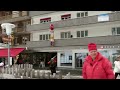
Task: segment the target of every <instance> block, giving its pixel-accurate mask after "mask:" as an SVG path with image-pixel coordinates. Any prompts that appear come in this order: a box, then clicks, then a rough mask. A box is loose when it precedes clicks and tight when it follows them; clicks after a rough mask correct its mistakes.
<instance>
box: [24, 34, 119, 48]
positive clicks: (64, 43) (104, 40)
mask: <svg viewBox="0 0 120 90" xmlns="http://www.w3.org/2000/svg"><path fill="white" fill-rule="evenodd" d="M119 39H120V36H99V37H86V38H72V39H63V40H62V39H56V40H55V47H58V48H59V47H69V46H71V47H74V48H75V46H78V47H79V48H80V46H86V45H87V44H88V43H91V41H94V43H97V44H99V45H115V44H116V45H117V44H120V40H119ZM26 47H28V48H50V47H51V46H50V41H27V44H26ZM53 48H54V47H53Z"/></svg>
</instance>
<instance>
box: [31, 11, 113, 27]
mask: <svg viewBox="0 0 120 90" xmlns="http://www.w3.org/2000/svg"><path fill="white" fill-rule="evenodd" d="M79 12H84V11H60V12H53V13H48V14H43V15H40V14H39V15H36V16H33V17H32V19H31V25H33V24H40V19H42V18H47V17H51V22H54V21H60V20H61V15H65V14H71V19H74V18H77V13H79ZM105 13H111V11H88V16H94V15H99V14H105Z"/></svg>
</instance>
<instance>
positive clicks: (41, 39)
mask: <svg viewBox="0 0 120 90" xmlns="http://www.w3.org/2000/svg"><path fill="white" fill-rule="evenodd" d="M44 35H45V39H44V40H43V36H44ZM47 35H48V39H46V37H47ZM40 36H42V38H41V37H40ZM39 40H40V41H45V40H50V34H40V35H39Z"/></svg>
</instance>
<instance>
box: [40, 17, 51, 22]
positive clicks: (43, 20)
mask: <svg viewBox="0 0 120 90" xmlns="http://www.w3.org/2000/svg"><path fill="white" fill-rule="evenodd" d="M48 22H51V17H49V18H42V19H40V23H48Z"/></svg>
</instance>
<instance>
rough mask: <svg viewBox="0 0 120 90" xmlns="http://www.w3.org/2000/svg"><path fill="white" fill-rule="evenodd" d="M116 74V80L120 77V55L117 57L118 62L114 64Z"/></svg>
mask: <svg viewBox="0 0 120 90" xmlns="http://www.w3.org/2000/svg"><path fill="white" fill-rule="evenodd" d="M114 64H115V67H114V73H115V79H116V78H117V77H118V75H120V55H119V56H117V58H116V61H115V62H114Z"/></svg>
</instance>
